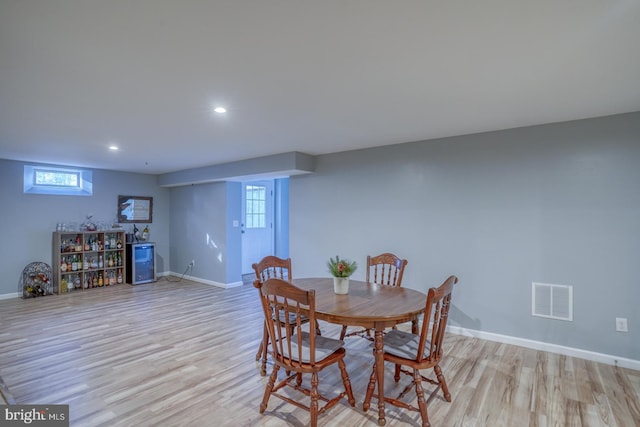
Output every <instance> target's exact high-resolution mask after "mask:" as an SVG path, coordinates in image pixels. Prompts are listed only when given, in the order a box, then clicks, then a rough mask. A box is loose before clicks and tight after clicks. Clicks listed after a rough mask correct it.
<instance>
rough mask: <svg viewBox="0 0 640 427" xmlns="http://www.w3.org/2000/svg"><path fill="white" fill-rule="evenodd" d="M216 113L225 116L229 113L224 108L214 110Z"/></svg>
mask: <svg viewBox="0 0 640 427" xmlns="http://www.w3.org/2000/svg"><path fill="white" fill-rule="evenodd" d="M213 111H214V113H218V114H224V113H226V112H227V109H226V108H224V107H216V108H214V109H213Z"/></svg>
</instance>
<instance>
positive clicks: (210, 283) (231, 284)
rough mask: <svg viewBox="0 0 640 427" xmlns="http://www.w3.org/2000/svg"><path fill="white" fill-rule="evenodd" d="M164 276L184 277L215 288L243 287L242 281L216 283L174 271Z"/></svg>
mask: <svg viewBox="0 0 640 427" xmlns="http://www.w3.org/2000/svg"><path fill="white" fill-rule="evenodd" d="M163 276H174V277H182V278H185V279H187V280H191V281H192V282H198V283H202V284H204V285H210V286H215V287H218V288H223V289H230V288H237V287H238V286H242V281H240V282H232V283H221V282H215V281H213V280H206V279H201V278H199V277H194V276H183V275H182V274H178V273H174V272H172V271H171V272H169V273H163Z"/></svg>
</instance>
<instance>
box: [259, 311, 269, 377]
mask: <svg viewBox="0 0 640 427" xmlns="http://www.w3.org/2000/svg"><path fill="white" fill-rule="evenodd" d="M268 347H269V333H268V332H267V324H266V322H265V324H264V331H263V333H262V363H261V365H260V375H262V376H263V377H264V376H265V375H267V348H268Z"/></svg>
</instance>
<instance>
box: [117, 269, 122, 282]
mask: <svg viewBox="0 0 640 427" xmlns="http://www.w3.org/2000/svg"><path fill="white" fill-rule="evenodd" d="M118 283H122V269H121V268H119V269H118Z"/></svg>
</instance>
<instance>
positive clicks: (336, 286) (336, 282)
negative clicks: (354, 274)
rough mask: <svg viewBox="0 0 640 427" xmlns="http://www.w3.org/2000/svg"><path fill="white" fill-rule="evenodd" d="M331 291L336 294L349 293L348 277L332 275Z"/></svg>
mask: <svg viewBox="0 0 640 427" xmlns="http://www.w3.org/2000/svg"><path fill="white" fill-rule="evenodd" d="M333 291H334V292H335V293H336V294H348V293H349V278H348V277H334V278H333Z"/></svg>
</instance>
